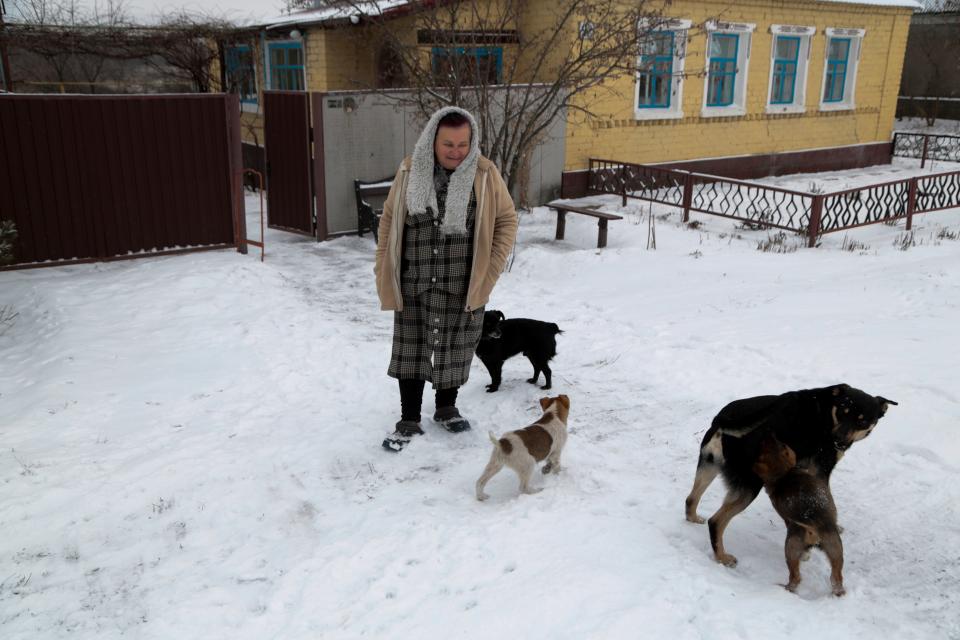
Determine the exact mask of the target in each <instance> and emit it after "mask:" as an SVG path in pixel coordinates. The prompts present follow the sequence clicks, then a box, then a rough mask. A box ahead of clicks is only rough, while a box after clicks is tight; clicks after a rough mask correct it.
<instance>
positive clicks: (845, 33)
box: [819, 27, 867, 111]
mask: <svg viewBox="0 0 960 640" xmlns="http://www.w3.org/2000/svg"><path fill="white" fill-rule="evenodd" d="M824 33H825V35H826V38H825V39H824V40H825V42H824V44H823V75H822V77H821V80H820V98H819V101H820V111H852V110H853V109H856V108H857V99H856V89H857V76H858V75H859V73H860V50H861V49H862V48H863V37H864V36H865V35H866V33H867V30H866V29H856V28H842V27H828V28H827V29H826V30H825V31H824ZM830 38H850V51H849V53H848V54H847V73H846V79H845V80H844V85H843V101H841V102H824V101H823V92H824V90H825V89H826V88H827V56H828V55H829V54H830ZM851 61H852V62H853V64H852V67H853V73H851V72H850V68H851Z"/></svg>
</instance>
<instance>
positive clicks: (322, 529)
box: [0, 163, 960, 640]
mask: <svg viewBox="0 0 960 640" xmlns="http://www.w3.org/2000/svg"><path fill="white" fill-rule="evenodd" d="M914 164H915V163H914ZM907 167H908V164H901V165H899V166H898V167H896V168H894V170H895V171H899V172H900V173H904V172H905V171H907ZM887 170H889V169H884V171H887ZM940 170H943V168H942V167H941V168H940ZM874 171H881V169H871V170H862V171H859V172H842V173H838V174H831V175H820V176H809V175H806V176H795V177H793V178H792V179H793V180H795V181H796V183H797V184H798V185H799V186H805V185H807V184H809V183H810V182H811V181H819V182H828V181H832V182H851V181H859V180H864V181H869V180H873V179H874V177H873V176H872V174H873V172H874ZM898 175H899V174H898ZM775 180H776V181H777V182H778V183H780V184H784V183H785V182H789V180H790V178H778V179H775ZM831 186H832V185H831ZM837 188H840V187H839V186H837ZM828 190H833V189H832V188H831V189H828ZM585 201H587V202H593V203H605V204H606V205H607V209H608V210H610V211H617V210H620V211H622V212H623V214H624V215H625V219H624V220H622V221H617V222H614V223H611V225H610V244H609V247H608V248H607V249H604V250H602V251H598V250H596V249H595V248H594V247H595V243H596V224H595V223H593V222H592V221H590V220H586V219H580V218H581V217H580V216H570V218H571V219H569V220H568V222H567V239H566V240H565V241H561V242H558V241H555V240H553V231H554V224H555V218H554V216H553V215H552V214H551V213H549V212H548V211H547V210H545V209H537V210H534V211H533V212H532V213H526V214H523V215H522V218H521V226H520V234H519V243H518V247H517V250H516V257H515V261H514V263H513V266H512V270H511V271H510V272H509V273H506V274H504V276H503V278H502V280H501V282H500V285H499V287H498V288H497V290H496V291H495V293H494V299H493V300H492V301H491V304H490V308H498V309H501V310H503V311H504V312H505V313H506V315H507V317H511V316H514V317H517V316H525V317H532V318H539V319H544V320H550V321H555V322H557V323H558V324H559V325H560V327H561V328H563V329H564V331H565V333H564V334H563V335H562V336H560V337H559V355H558V356H557V358H556V360H555V361H554V371H555V374H554V386H555V391H556V392H562V393H567V394H569V396H570V397H571V401H572V407H571V414H570V416H571V417H570V439H569V442H568V444H567V449H566V451H565V454H564V457H565V461H564V471H563V473H562V474H561V475H559V476H541V475H539V474H538V475H537V477H536V481H535V482H536V484H537V485H538V486H541V487H543V488H544V491H542V492H541V493H539V494H537V495H533V496H518V495H517V480H516V476H514V475H513V474H512V473H511V472H510V471H509V470H504V471H503V472H502V473H501V474H499V475H498V476H497V477H496V478H494V479H493V481H491V483H490V484H489V485H488V487H487V492H488V493H490V494H491V496H492V497H491V499H490V500H489V501H488V502H486V503H479V502H477V501H476V500H475V499H474V496H473V485H474V482H475V481H476V478H477V477H478V475H479V474H480V471H481V470H482V468H483V466H484V464H485V463H486V460H487V458H488V456H489V450H490V443H489V441H488V439H487V435H486V434H487V430H493V431H495V432H497V433H499V432H501V431H504V430H507V429H512V428H517V427H521V426H524V425H525V424H528V423H529V422H531V421H532V420H533V419H535V418H536V417H537V411H536V410H535V408H536V404H537V399H538V398H539V397H540V396H541V392H540V391H539V390H538V389H536V388H534V387H532V386H531V385H528V384H527V383H525V382H524V381H523V379H524V378H526V377H527V376H528V375H529V372H528V365H527V363H526V362H525V361H522V360H521V359H519V358H517V359H514V360H511V361H509V362H508V364H507V365H506V367H505V371H504V384H503V386H502V387H501V391H500V392H498V393H496V394H487V393H485V392H484V386H483V385H484V384H485V383H486V382H487V381H488V377H487V374H486V371H485V370H484V369H483V367H482V365H480V364H479V363H475V364H474V370H473V374H472V377H471V380H470V382H469V383H468V385H467V386H466V387H465V388H464V389H463V391H462V392H461V401H460V405H461V407H462V409H463V411H464V413H465V414H466V415H468V416H469V417H470V418H471V419H472V420H473V421H474V423H475V429H474V431H472V432H469V433H466V434H461V435H457V436H453V435H450V434H447V433H445V432H442V431H441V430H439V429H438V428H437V427H435V426H433V425H432V424H430V423H429V421H427V423H426V424H425V429H426V431H427V434H426V435H425V436H423V437H421V438H420V439H419V440H418V441H416V442H415V443H414V444H413V445H411V447H410V448H409V449H408V450H407V451H404V452H403V453H402V454H400V455H394V454H390V453H387V452H384V451H383V450H382V449H381V448H380V441H381V439H382V437H383V435H384V434H385V433H386V431H388V430H389V429H390V428H391V427H392V424H393V422H394V421H395V420H396V419H397V417H398V416H397V414H398V410H399V403H398V393H397V389H396V382H395V381H394V380H392V379H390V378H388V377H387V376H386V373H385V372H386V367H387V362H388V359H389V348H390V332H391V316H390V314H387V313H382V312H380V311H379V310H378V305H377V303H376V296H375V292H374V285H373V277H372V272H371V270H372V264H373V241H372V240H371V239H370V237H369V236H367V237H364V238H356V237H349V238H342V239H338V240H334V241H330V242H325V243H322V244H317V243H315V242H312V241H310V240H309V239H305V238H301V237H298V236H294V235H292V234H286V233H282V232H271V231H268V235H267V260H266V262H264V263H261V262H260V261H259V257H258V256H259V252H258V251H257V250H255V249H253V248H251V253H250V255H248V256H241V255H238V254H237V253H235V252H230V251H223V252H210V253H198V254H193V255H188V256H178V257H166V258H154V259H144V260H138V261H131V262H117V263H105V264H94V265H82V266H72V267H60V268H53V269H40V270H33V271H20V272H6V273H0V306H3V305H12V306H13V307H14V308H15V309H16V310H17V311H18V312H19V317H18V318H17V320H16V324H15V325H14V326H13V327H12V328H11V329H10V330H8V331H6V333H5V334H3V335H2V336H0V444H2V447H0V486H2V492H0V531H2V532H3V533H2V535H0V638H4V639H5V640H12V639H20V638H30V639H37V638H40V639H48V638H67V637H70V638H90V639H93V638H96V639H101V638H117V637H134V638H157V639H165V640H168V639H171V638H178V639H181V638H204V639H208V638H231V639H247V638H250V639H258V640H259V639H263V638H278V639H284V640H286V639H300V638H303V639H314V638H337V639H339V638H357V637H370V638H405V639H406V638H440V639H446V638H490V637H499V638H550V639H566V638H571V639H581V638H591V639H593V638H615V639H618V638H672V639H675V640H682V639H691V640H692V639H700V638H703V639H712V638H718V639H728V638H760V637H771V638H803V639H807V638H819V639H828V638H844V639H848V638H871V639H872V638H876V637H890V638H897V639H898V640H901V639H907V638H918V639H920V638H922V639H928V638H931V639H932V638H938V639H939V638H946V639H957V638H960V513H958V510H957V506H958V505H960V437H958V427H960V391H958V389H957V380H958V379H960V358H958V353H960V350H958V348H957V346H958V331H960V268H958V267H960V240H958V239H956V238H957V234H958V233H960V211H958V210H953V211H949V212H941V213H933V214H927V215H923V216H918V217H917V218H916V220H915V233H914V236H913V238H912V240H911V241H908V242H905V241H904V239H905V236H904V233H903V229H902V224H901V225H898V226H887V225H875V226H872V227H867V228H862V229H858V230H856V231H853V232H850V233H849V234H843V233H840V234H834V235H830V236H826V237H825V239H824V242H823V245H822V246H821V247H820V248H818V249H814V250H809V249H805V248H802V246H803V239H802V238H797V239H795V240H794V239H793V238H788V240H787V244H786V248H785V249H784V251H786V252H784V253H775V252H764V251H758V249H757V247H758V244H760V243H762V242H763V241H764V240H766V239H767V238H768V237H769V236H770V235H771V234H769V233H768V232H765V231H749V230H744V229H741V228H739V226H738V224H737V223H735V222H733V221H730V220H724V219H720V218H711V217H708V216H704V215H697V214H694V216H693V218H694V219H695V220H697V221H699V222H700V223H701V226H700V227H699V228H696V229H692V228H688V227H683V226H681V225H680V224H679V222H678V219H679V214H678V212H677V211H676V210H674V209H669V208H660V207H657V206H654V207H653V208H652V209H651V208H650V207H649V205H648V204H646V203H640V202H636V201H634V202H631V203H630V204H629V205H628V207H626V209H623V210H621V209H620V208H619V207H618V204H617V199H616V198H612V197H611V198H606V197H604V198H600V197H596V198H588V199H585ZM256 202H257V199H256V197H250V198H249V199H248V206H250V207H251V208H252V205H254V204H255V203H256ZM651 212H652V213H653V215H654V222H655V230H656V250H647V248H646V245H647V237H648V225H649V215H650V213H651ZM254 233H256V226H255V225H254V224H253V218H251V224H250V235H251V236H253V235H254ZM854 239H855V240H856V241H857V242H856V244H855V245H854V250H848V248H849V247H850V244H851V243H850V240H854ZM781 246H782V245H781ZM795 247H798V248H797V249H796V250H795V251H790V249H793V248H795ZM903 248H906V250H903ZM840 381H845V382H848V383H850V384H852V385H854V386H857V387H860V388H862V389H865V390H867V391H868V392H870V393H873V394H880V395H883V396H886V397H888V398H893V399H895V400H897V401H899V403H900V406H898V407H893V408H891V410H890V412H889V413H888V415H887V417H886V418H884V419H883V420H882V421H881V423H880V425H879V427H878V428H877V429H876V431H875V432H874V434H873V435H871V436H870V438H868V439H867V440H865V441H863V442H861V443H858V444H857V445H855V446H854V447H853V448H852V449H851V451H850V452H849V453H848V454H847V456H846V457H845V458H844V459H843V461H842V462H841V463H840V465H839V467H838V468H837V471H836V472H835V474H834V476H833V481H832V486H833V492H834V496H835V499H836V502H837V506H838V509H839V513H840V520H841V523H842V525H843V526H844V527H845V531H844V534H843V538H844V547H845V553H846V566H845V571H844V573H845V578H846V586H847V591H848V595H847V596H846V597H844V598H841V599H837V598H833V597H831V596H830V595H829V583H828V575H829V568H828V566H827V562H826V559H825V558H824V557H823V556H822V554H819V553H814V554H812V557H811V559H810V561H808V562H806V563H805V564H804V565H803V575H804V582H803V583H802V584H801V586H800V590H799V594H798V595H793V594H790V593H787V592H786V591H785V590H784V589H782V588H781V587H780V586H779V585H780V584H782V583H783V582H785V580H786V576H787V570H786V566H785V564H784V561H783V551H782V544H783V537H784V527H783V524H782V522H781V521H780V519H779V517H778V516H777V515H776V514H775V513H774V511H773V509H772V508H771V507H770V505H769V501H768V500H767V498H766V497H765V496H764V495H761V496H760V498H759V499H758V500H757V501H756V502H755V503H754V504H753V505H752V506H751V507H750V508H749V509H748V510H747V511H746V512H745V513H744V514H743V515H741V516H740V517H738V518H736V519H735V520H734V521H733V523H732V525H731V526H730V528H729V529H728V532H727V536H726V541H727V550H728V551H730V552H731V553H733V554H735V555H737V556H738V557H739V559H740V563H739V565H738V566H737V567H736V568H734V569H728V568H726V567H723V566H720V565H718V564H716V563H715V562H714V561H713V560H712V558H711V555H710V551H709V541H708V535H707V530H706V527H705V526H702V525H694V524H691V523H688V522H686V521H685V520H684V518H683V500H684V497H685V496H686V494H687V492H688V491H689V489H690V484H691V482H692V479H693V471H694V467H695V464H696V455H697V447H698V444H699V439H700V437H701V435H702V434H703V432H704V431H705V429H706V428H707V426H708V425H709V422H710V419H711V418H712V416H713V415H714V413H715V412H716V411H717V410H718V409H719V408H720V407H721V406H722V405H723V404H725V403H726V402H728V401H730V400H732V399H734V398H738V397H744V396H749V395H755V394H761V393H779V392H782V391H787V390H791V389H798V388H808V387H815V386H823V385H828V384H832V383H836V382H840ZM431 402H432V396H431V395H430V394H429V392H428V394H427V398H426V401H425V404H424V412H425V414H429V413H430V412H431V410H432V406H431ZM722 494H723V491H722V488H721V486H720V483H719V482H717V483H716V484H715V485H714V486H713V487H711V489H710V490H709V491H708V492H707V494H706V496H705V498H704V502H703V504H702V505H701V509H700V511H701V514H704V515H708V514H709V513H712V511H713V510H715V509H716V507H717V506H718V505H719V503H720V500H721V498H722Z"/></svg>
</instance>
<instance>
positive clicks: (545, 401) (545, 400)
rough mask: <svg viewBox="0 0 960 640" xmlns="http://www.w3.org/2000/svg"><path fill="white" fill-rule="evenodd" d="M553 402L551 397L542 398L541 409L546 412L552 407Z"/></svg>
mask: <svg viewBox="0 0 960 640" xmlns="http://www.w3.org/2000/svg"><path fill="white" fill-rule="evenodd" d="M551 402H553V398H550V397H547V398H540V408H541V409H543V410H544V411H546V410H547V407H549V406H550V403H551Z"/></svg>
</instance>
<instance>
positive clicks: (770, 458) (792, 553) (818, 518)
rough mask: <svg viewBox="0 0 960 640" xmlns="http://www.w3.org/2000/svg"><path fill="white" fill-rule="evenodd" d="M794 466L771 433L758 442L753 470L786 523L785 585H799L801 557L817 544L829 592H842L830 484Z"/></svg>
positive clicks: (792, 457) (792, 455)
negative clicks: (827, 568) (825, 564)
mask: <svg viewBox="0 0 960 640" xmlns="http://www.w3.org/2000/svg"><path fill="white" fill-rule="evenodd" d="M796 464H797V456H796V454H795V453H794V452H793V449H791V448H790V447H788V446H787V445H785V444H783V443H782V442H780V441H779V440H777V439H776V437H775V436H773V434H770V435H768V436H766V437H765V438H764V439H763V441H762V442H761V443H760V456H759V457H758V458H757V461H756V462H755V463H754V465H753V471H754V473H756V474H757V475H758V476H760V478H762V479H763V486H764V487H765V488H766V490H767V494H769V496H770V502H771V503H772V504H773V508H774V509H776V511H777V513H779V514H780V517H781V518H783V522H784V523H785V524H786V525H787V540H786V542H785V543H784V556H785V557H786V559H787V569H788V570H789V571H790V577H789V578H788V581H787V584H786V585H784V586H786V588H787V590H788V591H796V590H797V585H798V584H800V560H801V559H802V558H803V555H804V553H806V551H807V549H809V548H810V547H820V549H822V550H823V552H824V553H826V554H827V557H828V558H829V559H830V584H831V585H832V587H833V595H835V596H842V595H843V594H844V593H846V591H844V588H843V542H842V541H841V539H840V529H839V527H837V507H836V505H835V504H834V502H833V494H831V493H830V485H829V483H828V482H827V480H826V478H823V477H821V476H819V475H817V474H816V473H813V472H812V471H811V470H810V469H803V468H800V467H798V466H796Z"/></svg>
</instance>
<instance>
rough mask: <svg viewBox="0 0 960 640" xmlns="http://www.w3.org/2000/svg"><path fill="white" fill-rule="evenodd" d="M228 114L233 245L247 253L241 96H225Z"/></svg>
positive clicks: (228, 154)
mask: <svg viewBox="0 0 960 640" xmlns="http://www.w3.org/2000/svg"><path fill="white" fill-rule="evenodd" d="M223 104H224V108H225V110H226V112H227V158H228V161H227V167H229V178H228V179H229V180H230V205H231V207H230V208H231V209H232V210H233V243H234V245H236V247H237V251H238V252H240V253H243V254H246V253H247V211H246V206H245V199H244V196H243V152H242V147H241V145H242V144H243V143H242V142H241V137H240V96H238V95H237V94H235V93H228V94H226V95H225V96H224V103H223Z"/></svg>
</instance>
